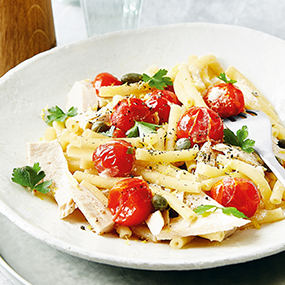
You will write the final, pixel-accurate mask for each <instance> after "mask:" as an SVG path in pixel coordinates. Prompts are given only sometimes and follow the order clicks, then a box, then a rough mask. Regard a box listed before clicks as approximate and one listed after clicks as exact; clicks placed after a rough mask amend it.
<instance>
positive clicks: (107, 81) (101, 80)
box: [92, 72, 122, 95]
mask: <svg viewBox="0 0 285 285" xmlns="http://www.w3.org/2000/svg"><path fill="white" fill-rule="evenodd" d="M92 84H93V86H94V88H95V90H96V94H97V95H99V90H100V88H101V87H102V86H111V85H121V84H122V82H121V81H120V80H119V79H118V78H116V77H115V76H113V75H112V74H110V73H108V72H102V73H99V74H98V75H97V76H96V77H95V79H94V81H92Z"/></svg>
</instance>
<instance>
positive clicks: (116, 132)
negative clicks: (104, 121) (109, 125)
mask: <svg viewBox="0 0 285 285" xmlns="http://www.w3.org/2000/svg"><path fill="white" fill-rule="evenodd" d="M125 137H126V134H125V132H123V131H122V130H121V129H119V128H115V129H114V132H113V135H112V138H125Z"/></svg>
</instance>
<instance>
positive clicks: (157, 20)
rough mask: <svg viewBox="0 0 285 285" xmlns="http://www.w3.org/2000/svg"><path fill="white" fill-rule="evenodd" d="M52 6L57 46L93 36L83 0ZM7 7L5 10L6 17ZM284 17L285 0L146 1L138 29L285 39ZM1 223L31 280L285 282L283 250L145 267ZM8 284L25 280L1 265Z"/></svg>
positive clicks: (11, 259) (10, 251)
mask: <svg viewBox="0 0 285 285" xmlns="http://www.w3.org/2000/svg"><path fill="white" fill-rule="evenodd" d="M35 1H36V0H35ZM105 1H108V0H105ZM4 2H5V3H4ZM67 2H68V3H67ZM7 3H10V5H12V3H16V2H15V0H12V1H10V2H8V1H5V0H0V7H6V8H7V5H8V4H7ZM1 5H2V6H1ZM51 7H52V15H53V23H54V32H55V36H56V45H57V46H63V45H66V44H71V43H74V42H77V41H80V40H84V39H87V38H88V36H87V31H86V24H85V20H84V14H83V10H82V8H81V6H80V2H79V1H76V0H72V1H66V0H65V1H64V0H51ZM3 11H4V10H3V9H2V11H0V16H1V17H2V18H3V13H4V12H3ZM1 12H2V14H1ZM284 15H285V1H280V0H231V1H229V0H199V1H197V0H179V1H178V0H155V1H153V0H143V3H142V8H141V13H140V18H139V21H138V26H137V27H138V28H145V27H150V26H159V25H168V24H174V23H183V22H210V23H222V24H231V25H238V26H244V27H247V28H251V29H255V30H258V31H261V32H265V33H268V34H271V35H274V36H277V37H279V38H282V39H285V21H284ZM1 23H2V25H1ZM3 27H4V24H3V19H2V22H1V19H0V29H2V30H0V32H1V33H2V36H3ZM0 35H1V34H0ZM153 40H154V41H155V40H156V39H153ZM170 40H171V39H170ZM2 44H3V42H2ZM7 46H8V47H9V44H8V45H7ZM50 47H52V45H51V46H50ZM4 56H5V54H2V55H1V53H0V64H4V61H3V57H4ZM0 76H1V74H0ZM0 225H1V233H0V252H1V255H2V256H3V257H4V258H5V259H6V261H7V262H8V263H9V264H10V265H11V266H12V267H13V268H14V269H15V270H16V271H17V272H19V273H20V274H21V275H22V276H23V277H25V278H26V279H27V280H29V281H30V282H31V283H32V284H54V285H56V284H84V285H85V284H148V285H156V284H163V285H168V284H196V283H198V282H199V284H207V285H208V284H262V285H263V284H284V283H285V272H284V266H283V264H284V263H285V254H284V253H279V254H278V255H276V256H271V257H268V258H263V259H261V260H257V261H253V262H247V263H245V264H239V265H231V266H226V267H222V268H216V269H208V270H203V271H199V270H193V271H189V272H157V271H140V270H133V269H125V268H118V267H112V266H108V265H103V264H97V263H94V262H89V261H87V260H81V259H79V258H76V257H73V256H70V255H67V254H64V253H63V252H59V251H57V250H56V249H53V248H51V247H49V246H48V245H46V244H44V243H42V242H41V241H38V240H36V239H35V238H33V237H31V236H30V235H28V234H27V233H25V232H24V231H22V230H20V229H19V228H18V227H16V226H15V225H14V224H13V223H12V222H10V221H9V220H8V219H7V218H6V217H4V216H2V215H0ZM190 258H191V257H190ZM62 280H64V283H62ZM9 284H21V283H19V282H18V283H17V280H16V279H15V278H13V276H11V274H8V273H7V272H6V271H5V270H4V269H3V268H1V267H0V285H9Z"/></svg>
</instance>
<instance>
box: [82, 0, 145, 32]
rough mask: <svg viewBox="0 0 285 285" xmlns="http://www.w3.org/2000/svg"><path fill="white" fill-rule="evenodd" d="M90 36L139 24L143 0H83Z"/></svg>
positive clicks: (132, 27) (126, 28)
mask: <svg viewBox="0 0 285 285" xmlns="http://www.w3.org/2000/svg"><path fill="white" fill-rule="evenodd" d="M80 3H81V7H82V10H83V14H84V18H85V24H86V29H87V35H88V37H92V36H95V35H100V34H104V33H109V32H113V31H120V30H129V29H135V28H137V26H138V22H139V17H140V13H141V7H142V0H81V1H80Z"/></svg>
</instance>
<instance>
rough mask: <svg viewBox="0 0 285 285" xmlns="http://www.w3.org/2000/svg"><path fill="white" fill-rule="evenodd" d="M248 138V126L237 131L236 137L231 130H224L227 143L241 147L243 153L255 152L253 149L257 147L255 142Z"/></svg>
mask: <svg viewBox="0 0 285 285" xmlns="http://www.w3.org/2000/svg"><path fill="white" fill-rule="evenodd" d="M247 137H248V130H247V126H242V128H241V129H239V130H238V131H237V134H236V135H235V134H234V133H233V132H232V131H231V130H230V129H224V142H225V143H228V144H231V145H234V146H239V147H240V148H241V149H242V150H243V151H245V152H247V153H251V152H253V151H254V149H253V147H254V145H255V141H254V140H251V139H247Z"/></svg>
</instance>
